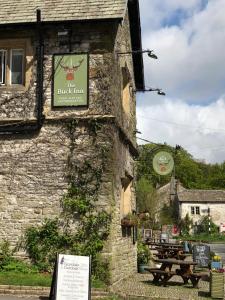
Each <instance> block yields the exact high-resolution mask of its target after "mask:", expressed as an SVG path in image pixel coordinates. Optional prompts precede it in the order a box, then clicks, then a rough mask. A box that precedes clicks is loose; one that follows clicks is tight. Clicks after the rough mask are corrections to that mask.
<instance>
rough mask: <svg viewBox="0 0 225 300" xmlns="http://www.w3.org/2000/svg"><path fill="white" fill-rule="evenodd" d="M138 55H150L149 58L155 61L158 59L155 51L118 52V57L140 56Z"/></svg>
mask: <svg viewBox="0 0 225 300" xmlns="http://www.w3.org/2000/svg"><path fill="white" fill-rule="evenodd" d="M138 53H148V56H149V57H151V58H154V59H158V57H157V56H156V55H155V54H154V53H153V50H149V49H147V50H134V51H128V52H117V55H128V54H138Z"/></svg>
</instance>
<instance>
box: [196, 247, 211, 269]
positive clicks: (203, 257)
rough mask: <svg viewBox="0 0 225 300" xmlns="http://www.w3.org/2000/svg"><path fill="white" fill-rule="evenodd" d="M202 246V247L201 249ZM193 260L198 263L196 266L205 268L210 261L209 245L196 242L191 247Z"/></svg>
mask: <svg viewBox="0 0 225 300" xmlns="http://www.w3.org/2000/svg"><path fill="white" fill-rule="evenodd" d="M201 248H202V249H201ZM192 253H193V261H195V262H197V263H198V266H200V267H202V268H207V267H208V266H209V263H210V246H209V245H206V244H196V245H193V247H192Z"/></svg>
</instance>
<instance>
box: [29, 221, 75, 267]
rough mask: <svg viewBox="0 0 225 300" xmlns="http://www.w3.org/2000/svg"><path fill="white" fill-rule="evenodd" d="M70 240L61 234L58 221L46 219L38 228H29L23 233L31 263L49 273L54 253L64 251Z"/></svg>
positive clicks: (54, 256) (53, 260)
mask: <svg viewBox="0 0 225 300" xmlns="http://www.w3.org/2000/svg"><path fill="white" fill-rule="evenodd" d="M70 242H71V241H70V238H69V237H68V236H67V235H64V234H61V233H60V229H59V220H58V219H54V220H49V219H46V220H45V222H44V224H43V225H42V226H40V227H34V226H33V227H30V228H28V229H27V230H26V233H25V248H26V250H27V252H28V253H29V256H30V258H31V259H32V261H33V263H34V264H35V265H36V266H37V267H38V268H39V269H40V270H43V271H50V270H51V269H52V266H53V264H54V262H55V259H56V253H57V252H60V251H61V250H62V251H65V250H66V249H67V248H68V247H69V245H70Z"/></svg>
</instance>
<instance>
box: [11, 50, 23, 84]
mask: <svg viewBox="0 0 225 300" xmlns="http://www.w3.org/2000/svg"><path fill="white" fill-rule="evenodd" d="M23 61H24V51H23V50H20V49H12V50H11V84H23Z"/></svg>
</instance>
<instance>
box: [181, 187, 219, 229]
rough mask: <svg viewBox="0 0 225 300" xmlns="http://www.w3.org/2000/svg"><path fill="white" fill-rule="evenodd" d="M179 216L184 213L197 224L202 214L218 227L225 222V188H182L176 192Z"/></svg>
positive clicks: (183, 215) (182, 215)
mask: <svg viewBox="0 0 225 300" xmlns="http://www.w3.org/2000/svg"><path fill="white" fill-rule="evenodd" d="M177 197H178V201H179V210H180V217H181V218H184V217H185V216H186V214H188V215H189V217H190V218H191V219H192V221H193V223H194V225H198V224H199V222H200V221H201V219H202V218H203V217H204V216H210V217H211V220H212V221H213V222H214V223H215V224H216V225H217V226H218V227H220V225H221V224H224V223H225V190H187V189H184V188H182V190H180V191H179V189H178V193H177Z"/></svg>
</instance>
